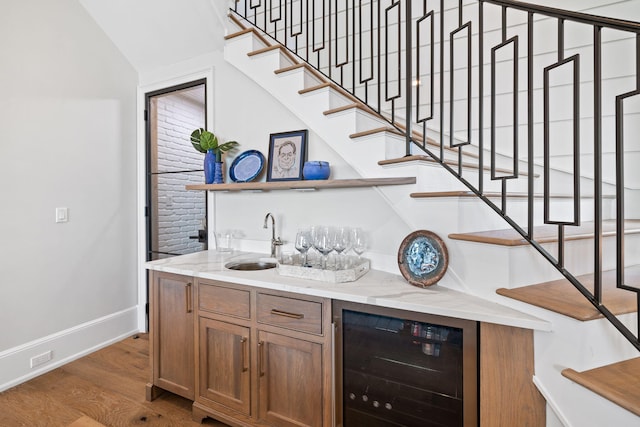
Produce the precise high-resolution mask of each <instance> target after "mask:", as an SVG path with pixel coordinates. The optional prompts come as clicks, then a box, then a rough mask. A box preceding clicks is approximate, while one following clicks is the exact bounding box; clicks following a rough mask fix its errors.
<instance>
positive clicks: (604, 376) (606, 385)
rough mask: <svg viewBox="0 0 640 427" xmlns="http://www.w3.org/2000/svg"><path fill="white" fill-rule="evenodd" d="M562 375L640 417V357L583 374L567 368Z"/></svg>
mask: <svg viewBox="0 0 640 427" xmlns="http://www.w3.org/2000/svg"><path fill="white" fill-rule="evenodd" d="M562 375H563V376H564V377H566V378H569V379H570V380H572V381H574V382H576V383H578V384H580V385H582V386H583V387H586V388H587V389H589V390H591V391H592V392H594V393H596V394H599V395H600V396H602V397H604V398H605V399H608V400H610V401H611V402H613V403H615V404H617V405H619V406H621V407H623V408H625V409H626V410H628V411H630V412H632V413H634V414H636V415H637V416H640V381H638V378H640V357H636V358H633V359H629V360H625V361H622V362H617V363H614V364H611V365H607V366H602V367H599V368H594V369H590V370H587V371H583V372H577V371H574V370H573V369H571V368H567V369H563V370H562Z"/></svg>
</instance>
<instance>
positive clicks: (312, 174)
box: [302, 160, 331, 180]
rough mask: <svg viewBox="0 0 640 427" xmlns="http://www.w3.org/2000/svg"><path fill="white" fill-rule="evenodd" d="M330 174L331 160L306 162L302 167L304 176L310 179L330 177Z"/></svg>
mask: <svg viewBox="0 0 640 427" xmlns="http://www.w3.org/2000/svg"><path fill="white" fill-rule="evenodd" d="M330 174H331V167H330V166H329V162H324V161H321V160H314V161H309V162H305V163H304V166H303V168H302V176H304V179H308V180H312V179H329V175H330Z"/></svg>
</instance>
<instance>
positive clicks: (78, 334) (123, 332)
mask: <svg viewBox="0 0 640 427" xmlns="http://www.w3.org/2000/svg"><path fill="white" fill-rule="evenodd" d="M138 311H139V310H138V307H137V306H135V307H131V308H128V309H125V310H122V311H119V312H117V313H112V314H109V315H107V316H104V317H101V318H99V319H95V320H92V321H89V322H86V323H83V324H80V325H77V326H74V327H72V328H69V329H66V330H64V331H60V332H57V333H55V334H51V335H49V336H46V337H43V338H40V339H37V340H34V341H31V342H28V343H26V344H23V345H20V346H17V347H13V348H10V349H9V350H5V351H3V352H0V392H2V391H4V390H6V389H8V388H11V387H14V386H16V385H18V384H20V383H23V382H25V381H27V380H30V379H31V378H34V377H37V376H38V375H42V374H44V373H45V372H48V371H51V370H53V369H55V368H58V367H60V366H62V365H64V364H66V363H69V362H71V361H73V360H75V359H78V358H80V357H82V356H86V355H87V354H89V353H92V352H94V351H96V350H99V349H101V348H103V347H106V346H108V345H111V344H113V343H115V342H118V341H121V340H122V339H124V338H127V337H128V336H131V335H133V334H135V333H137V332H141V331H140V329H139V325H138ZM48 351H51V355H52V358H51V360H49V361H48V362H46V363H44V364H42V365H40V366H36V367H34V368H31V358H33V357H34V356H38V355H41V354H43V353H46V352H48Z"/></svg>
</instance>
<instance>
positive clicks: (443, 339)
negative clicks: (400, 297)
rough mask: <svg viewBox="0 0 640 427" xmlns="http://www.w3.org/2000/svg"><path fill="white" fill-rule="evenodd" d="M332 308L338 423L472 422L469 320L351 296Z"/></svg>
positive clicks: (473, 349)
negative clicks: (357, 300)
mask: <svg viewBox="0 0 640 427" xmlns="http://www.w3.org/2000/svg"><path fill="white" fill-rule="evenodd" d="M334 315H335V317H336V324H337V325H338V334H337V341H338V342H337V344H338V347H339V351H338V355H339V357H338V360H339V361H340V362H339V363H338V366H339V374H341V375H339V380H338V384H339V385H340V387H339V390H338V395H341V399H340V401H341V406H342V407H341V408H339V412H340V413H339V414H338V419H342V425H343V426H345V427H358V426H367V427H383V426H407V427H414V426H415V427H430V426H452V427H453V426H455V427H458V426H460V427H461V426H465V427H466V426H473V425H477V419H478V405H477V384H478V382H477V332H476V331H477V325H476V323H475V322H471V321H462V320H459V319H451V318H445V317H439V316H429V315H424V314H419V313H408V312H402V311H398V310H390V309H380V308H377V307H376V308H374V307H370V306H359V305H355V304H350V303H343V304H338V305H336V307H334ZM338 406H340V405H338ZM338 425H340V423H339V424H338Z"/></svg>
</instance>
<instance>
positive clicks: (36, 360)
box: [31, 350, 53, 368]
mask: <svg viewBox="0 0 640 427" xmlns="http://www.w3.org/2000/svg"><path fill="white" fill-rule="evenodd" d="M51 359H53V353H52V352H51V350H49V351H47V352H45V353H42V354H39V355H37V356H33V357H32V358H31V367H32V368H35V367H36V366H40V365H42V364H44V363H47V362H48V361H49V360H51Z"/></svg>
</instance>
